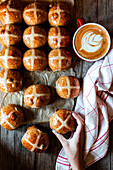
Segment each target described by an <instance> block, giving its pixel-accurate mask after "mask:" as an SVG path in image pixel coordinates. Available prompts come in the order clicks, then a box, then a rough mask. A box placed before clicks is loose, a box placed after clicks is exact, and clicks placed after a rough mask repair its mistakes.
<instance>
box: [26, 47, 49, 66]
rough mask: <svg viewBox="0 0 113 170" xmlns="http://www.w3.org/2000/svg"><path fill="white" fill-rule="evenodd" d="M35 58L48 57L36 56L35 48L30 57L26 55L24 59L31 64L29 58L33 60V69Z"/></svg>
mask: <svg viewBox="0 0 113 170" xmlns="http://www.w3.org/2000/svg"><path fill="white" fill-rule="evenodd" d="M35 59H43V60H46V58H44V57H42V56H39V55H38V56H36V55H35V50H34V49H32V55H31V56H29V57H25V58H24V60H26V62H27V63H28V64H29V60H31V68H32V69H33V68H34V61H35Z"/></svg>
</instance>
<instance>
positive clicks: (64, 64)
mask: <svg viewBox="0 0 113 170" xmlns="http://www.w3.org/2000/svg"><path fill="white" fill-rule="evenodd" d="M71 60H72V57H71V54H70V52H69V51H67V50H66V49H54V50H51V51H50V53H49V58H48V63H49V67H50V68H51V69H52V70H53V71H61V70H67V69H69V68H70V67H71Z"/></svg>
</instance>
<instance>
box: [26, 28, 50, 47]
mask: <svg viewBox="0 0 113 170" xmlns="http://www.w3.org/2000/svg"><path fill="white" fill-rule="evenodd" d="M23 41H24V43H25V45H26V46H27V47H28V48H38V47H42V46H43V45H45V44H46V42H47V34H46V31H45V29H43V28H41V27H40V26H30V27H28V28H26V29H25V31H24V34H23Z"/></svg>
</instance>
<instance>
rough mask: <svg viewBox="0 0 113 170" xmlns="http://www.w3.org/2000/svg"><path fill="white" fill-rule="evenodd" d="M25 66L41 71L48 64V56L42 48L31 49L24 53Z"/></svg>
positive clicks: (30, 69) (28, 68)
mask: <svg viewBox="0 0 113 170" xmlns="http://www.w3.org/2000/svg"><path fill="white" fill-rule="evenodd" d="M23 64H24V67H25V68H26V69H27V70H29V71H41V70H44V69H45V67H46V66H47V57H46V54H45V53H44V52H43V51H42V50H38V49H30V50H27V51H26V52H25V53H24V57H23Z"/></svg>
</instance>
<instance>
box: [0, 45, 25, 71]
mask: <svg viewBox="0 0 113 170" xmlns="http://www.w3.org/2000/svg"><path fill="white" fill-rule="evenodd" d="M21 66H22V53H21V51H20V49H19V48H17V47H15V46H9V47H5V46H4V47H3V49H2V50H1V51H0V67H2V68H6V69H19V68H20V67H21Z"/></svg>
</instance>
